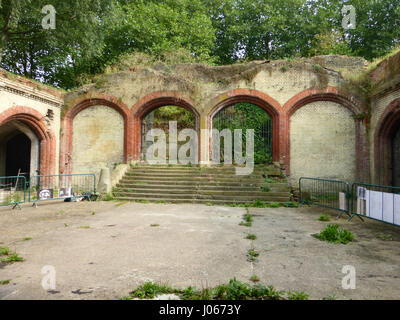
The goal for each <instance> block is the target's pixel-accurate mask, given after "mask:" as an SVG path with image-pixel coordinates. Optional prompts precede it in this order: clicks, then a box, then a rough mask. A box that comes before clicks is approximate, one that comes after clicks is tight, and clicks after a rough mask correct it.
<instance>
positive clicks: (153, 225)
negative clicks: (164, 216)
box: [150, 223, 160, 227]
mask: <svg viewBox="0 0 400 320" xmlns="http://www.w3.org/2000/svg"><path fill="white" fill-rule="evenodd" d="M159 226H160V225H159V224H157V223H153V224H151V225H150V227H159Z"/></svg>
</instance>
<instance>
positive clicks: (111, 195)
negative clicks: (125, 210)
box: [103, 193, 115, 201]
mask: <svg viewBox="0 0 400 320" xmlns="http://www.w3.org/2000/svg"><path fill="white" fill-rule="evenodd" d="M114 200H115V198H114V196H113V194H112V193H107V194H106V195H105V196H104V199H103V201H114Z"/></svg>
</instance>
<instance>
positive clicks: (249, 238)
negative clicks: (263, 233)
mask: <svg viewBox="0 0 400 320" xmlns="http://www.w3.org/2000/svg"><path fill="white" fill-rule="evenodd" d="M246 239H248V240H256V239H257V236H256V235H255V234H252V233H248V234H247V236H246Z"/></svg>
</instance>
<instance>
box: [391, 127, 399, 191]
mask: <svg viewBox="0 0 400 320" xmlns="http://www.w3.org/2000/svg"><path fill="white" fill-rule="evenodd" d="M392 174H393V178H392V181H393V186H395V187H400V126H399V127H398V128H397V131H396V132H395V134H394V136H393V140H392Z"/></svg>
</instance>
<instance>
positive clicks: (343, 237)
mask: <svg viewBox="0 0 400 320" xmlns="http://www.w3.org/2000/svg"><path fill="white" fill-rule="evenodd" d="M315 237H316V238H317V239H320V240H323V241H327V242H334V243H342V244H347V243H349V242H352V241H353V240H354V235H353V234H352V233H351V232H350V231H348V230H346V229H342V228H339V225H338V224H328V225H327V226H326V228H325V229H323V230H322V231H321V232H320V233H319V234H317V235H316V236H315Z"/></svg>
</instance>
